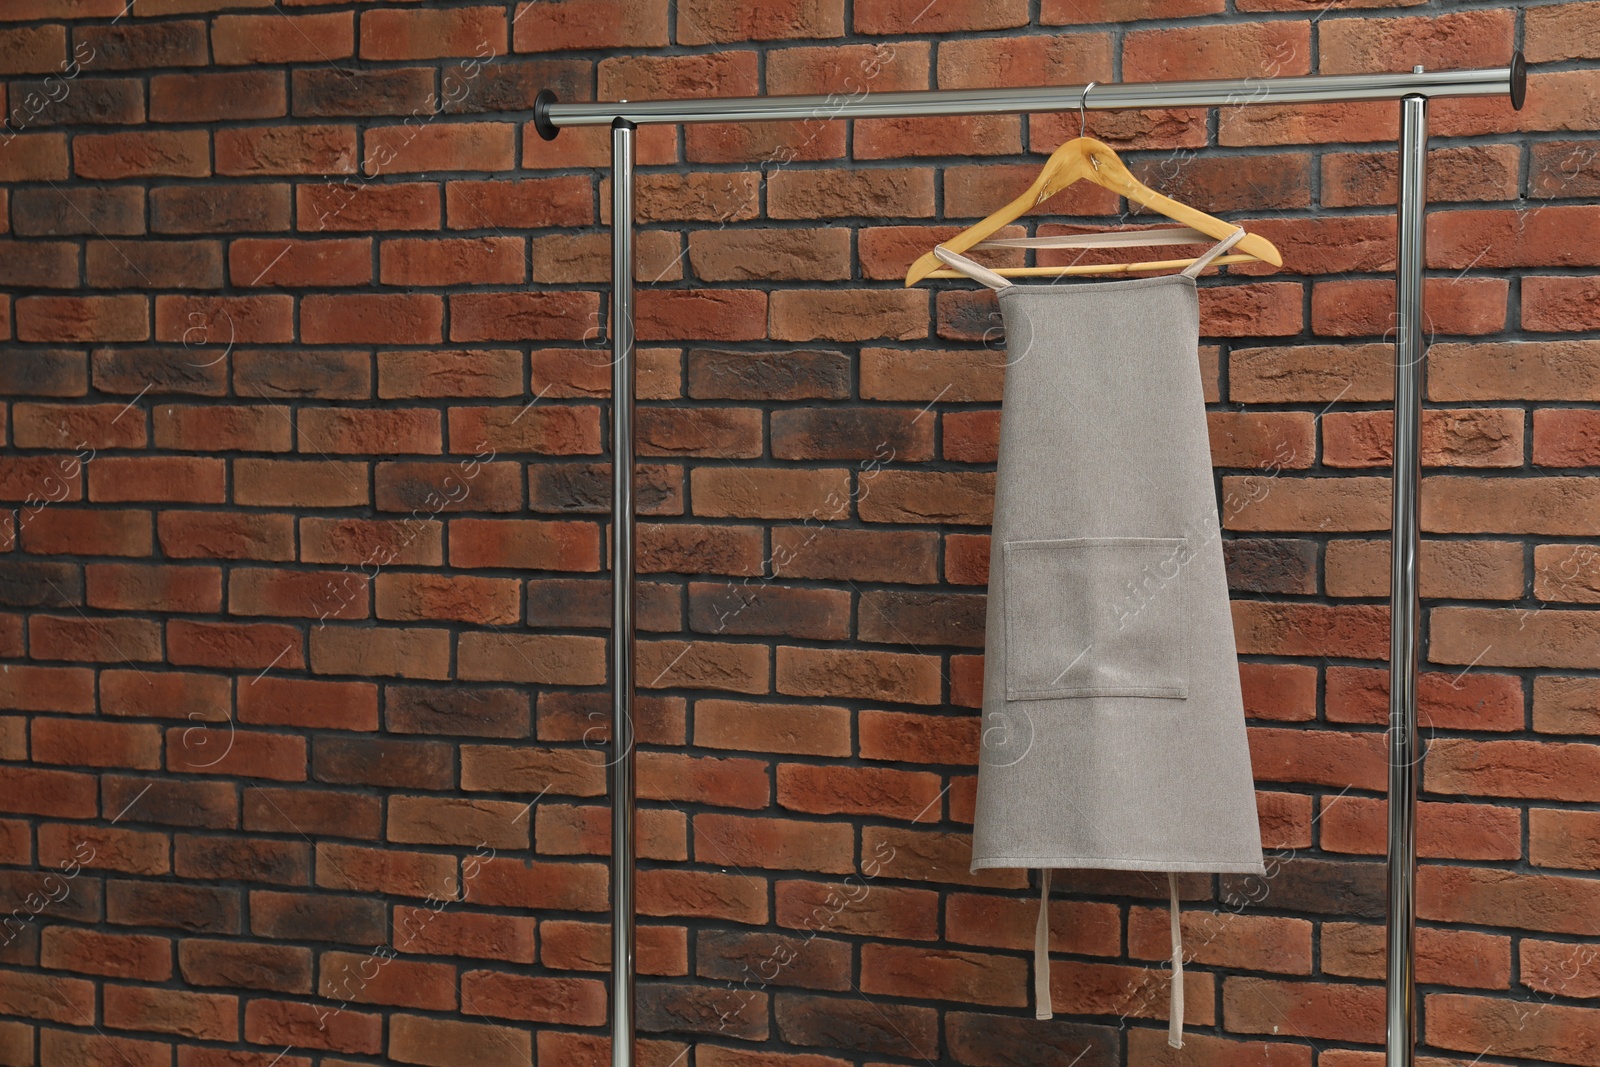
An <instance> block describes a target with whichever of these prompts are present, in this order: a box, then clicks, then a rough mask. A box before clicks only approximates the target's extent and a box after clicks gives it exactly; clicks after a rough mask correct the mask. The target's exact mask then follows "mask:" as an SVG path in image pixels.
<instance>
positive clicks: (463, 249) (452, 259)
mask: <svg viewBox="0 0 1600 1067" xmlns="http://www.w3.org/2000/svg"><path fill="white" fill-rule="evenodd" d="M526 259H527V252H526V247H525V245H524V243H523V240H522V238H520V237H463V238H455V239H449V240H421V239H416V240H395V241H385V242H384V243H383V251H382V253H381V258H380V261H379V279H380V280H381V281H382V282H383V284H384V285H414V286H454V285H466V284H472V283H482V284H489V285H493V284H500V285H505V284H511V283H515V282H521V281H523V280H524V279H525V278H526V276H527V270H526V267H525V263H526Z"/></svg>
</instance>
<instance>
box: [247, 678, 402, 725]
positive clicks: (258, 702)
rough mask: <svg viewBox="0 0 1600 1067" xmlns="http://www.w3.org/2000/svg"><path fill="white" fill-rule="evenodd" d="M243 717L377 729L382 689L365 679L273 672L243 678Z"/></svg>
mask: <svg viewBox="0 0 1600 1067" xmlns="http://www.w3.org/2000/svg"><path fill="white" fill-rule="evenodd" d="M239 721H240V722H243V723H251V724H255V725H264V726H304V727H315V728H320V729H333V730H376V729H377V728H378V689H377V686H375V685H372V684H370V683H363V682H323V681H310V680H307V679H303V678H275V677H271V676H267V677H261V678H257V679H254V680H250V681H241V682H240V683H239Z"/></svg>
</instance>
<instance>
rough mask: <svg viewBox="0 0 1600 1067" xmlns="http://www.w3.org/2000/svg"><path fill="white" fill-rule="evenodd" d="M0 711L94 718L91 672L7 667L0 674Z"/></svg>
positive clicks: (23, 666)
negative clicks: (74, 714)
mask: <svg viewBox="0 0 1600 1067" xmlns="http://www.w3.org/2000/svg"><path fill="white" fill-rule="evenodd" d="M0 708H6V709H7V710H10V711H66V712H75V713H79V714H93V712H94V672H93V671H91V670H89V669H88V668H86V667H35V666H32V665H30V664H26V663H11V664H7V665H6V667H5V669H4V670H3V671H0Z"/></svg>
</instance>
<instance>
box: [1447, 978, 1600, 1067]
mask: <svg viewBox="0 0 1600 1067" xmlns="http://www.w3.org/2000/svg"><path fill="white" fill-rule="evenodd" d="M1424 1004H1425V1009H1424V1010H1425V1011H1426V1012H1427V1019H1428V1022H1427V1030H1426V1037H1425V1040H1426V1041H1427V1042H1428V1044H1430V1045H1433V1046H1434V1047H1436V1048H1445V1049H1456V1050H1458V1051H1461V1052H1464V1053H1466V1054H1467V1055H1474V1056H1475V1055H1481V1054H1482V1050H1483V1049H1485V1048H1493V1049H1494V1050H1495V1052H1496V1053H1498V1054H1499V1055H1502V1056H1509V1057H1515V1058H1519V1059H1521V1058H1528V1059H1532V1060H1538V1061H1542V1062H1546V1063H1549V1062H1556V1063H1584V1062H1586V1061H1587V1060H1591V1059H1593V1058H1594V1051H1593V1050H1594V1049H1595V1048H1596V1047H1597V1046H1600V1011H1596V1010H1595V1009H1593V1008H1584V1007H1576V1006H1572V1005H1567V1004H1555V1003H1549V1002H1545V1003H1541V1004H1540V1005H1539V1007H1537V1008H1535V1009H1533V1010H1531V1011H1530V1010H1529V1009H1528V1008H1527V1007H1526V1002H1525V1001H1521V1000H1511V999H1505V998H1500V997H1482V996H1467V995H1464V994H1458V993H1432V994H1429V995H1428V996H1426V997H1425V998H1424Z"/></svg>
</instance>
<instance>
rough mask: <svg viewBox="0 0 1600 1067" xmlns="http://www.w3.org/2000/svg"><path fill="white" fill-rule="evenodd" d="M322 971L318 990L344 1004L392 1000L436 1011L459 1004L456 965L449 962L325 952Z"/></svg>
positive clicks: (328, 997) (453, 1007)
mask: <svg viewBox="0 0 1600 1067" xmlns="http://www.w3.org/2000/svg"><path fill="white" fill-rule="evenodd" d="M318 971H319V974H320V976H321V978H320V982H319V985H318V989H317V991H318V992H319V993H320V994H321V995H322V996H323V997H324V998H326V999H329V1000H333V1001H337V1002H339V1003H340V1004H346V1003H354V1004H390V1005H395V1006H398V1007H405V1008H422V1009H424V1010H433V1011H453V1010H454V1009H455V1007H456V969H455V968H454V967H452V966H450V965H449V964H444V963H422V962H418V961H413V960H401V959H395V958H394V957H392V956H387V955H385V956H381V957H379V956H374V955H373V954H371V953H366V954H357V953H354V952H324V953H323V954H322V959H321V963H320V966H319V968H318Z"/></svg>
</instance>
